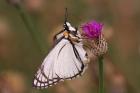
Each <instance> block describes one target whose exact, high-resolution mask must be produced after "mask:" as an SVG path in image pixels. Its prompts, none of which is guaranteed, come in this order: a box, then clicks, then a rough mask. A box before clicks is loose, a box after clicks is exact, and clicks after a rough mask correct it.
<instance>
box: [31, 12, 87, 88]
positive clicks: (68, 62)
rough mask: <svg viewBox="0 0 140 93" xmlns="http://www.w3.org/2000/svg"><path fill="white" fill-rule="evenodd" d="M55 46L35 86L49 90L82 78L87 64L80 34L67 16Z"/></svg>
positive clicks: (44, 62) (43, 64) (38, 72)
mask: <svg viewBox="0 0 140 93" xmlns="http://www.w3.org/2000/svg"><path fill="white" fill-rule="evenodd" d="M54 42H55V46H54V48H53V49H52V50H51V51H50V52H49V54H48V55H47V56H46V57H45V59H44V61H43V63H42V65H41V67H40V68H39V69H38V71H37V73H36V74H35V78H34V81H33V86H34V87H36V88H40V89H42V88H48V87H49V86H52V85H54V84H56V83H57V82H59V81H63V80H65V79H73V78H75V77H78V76H81V75H82V73H83V72H84V70H85V68H86V67H87V64H84V62H85V61H87V60H88V58H87V53H86V51H85V50H84V49H83V43H82V39H81V35H80V32H79V31H78V30H77V29H76V28H74V27H72V26H71V24H70V23H69V22H68V21H67V12H66V14H65V22H64V28H63V30H62V31H60V32H59V33H57V34H56V35H55V37H54Z"/></svg>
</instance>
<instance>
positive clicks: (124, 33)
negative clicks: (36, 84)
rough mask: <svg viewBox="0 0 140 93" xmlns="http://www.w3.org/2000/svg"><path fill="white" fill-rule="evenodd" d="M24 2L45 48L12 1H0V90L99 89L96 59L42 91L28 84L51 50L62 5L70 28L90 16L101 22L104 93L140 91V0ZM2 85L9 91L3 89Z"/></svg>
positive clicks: (73, 92) (56, 92)
mask: <svg viewBox="0 0 140 93" xmlns="http://www.w3.org/2000/svg"><path fill="white" fill-rule="evenodd" d="M11 1H12V0H11ZM13 1H14V0H13ZM15 1H16V0H15ZM17 1H18V0H17ZM22 1H23V2H22V5H23V7H24V9H25V11H26V12H27V14H28V15H29V16H31V20H32V22H33V25H34V26H35V28H34V29H35V30H36V31H38V32H39V34H41V36H42V38H43V40H44V41H43V43H44V44H45V45H46V51H45V53H43V54H42V53H41V52H40V49H39V48H38V46H37V42H36V40H34V39H33V38H32V35H31V34H30V32H29V31H28V29H27V27H26V25H25V24H24V22H23V20H22V18H21V16H20V13H19V11H18V10H17V9H16V8H15V7H14V5H11V4H9V3H7V0H0V93H97V88H98V73H97V72H98V70H97V62H96V60H95V59H94V58H92V61H91V62H90V64H89V68H88V70H87V71H86V73H85V74H84V75H83V77H81V78H79V79H75V80H72V81H66V82H65V83H63V82H62V83H60V84H57V85H56V86H53V87H50V88H48V89H44V90H37V89H34V88H32V79H33V77H34V74H35V73H36V71H37V69H38V67H39V66H40V65H41V62H42V60H43V58H44V57H45V56H46V55H47V52H48V51H50V49H51V46H52V43H53V42H52V39H53V35H54V34H55V33H56V32H58V31H60V29H62V27H63V22H64V13H65V8H66V7H67V8H68V13H69V16H68V17H69V18H68V20H69V21H70V22H71V23H72V25H73V26H80V24H82V23H84V22H87V21H90V20H97V21H101V22H103V23H104V29H103V33H104V36H105V38H106V39H107V42H108V44H109V52H108V54H107V55H106V56H105V60H104V61H105V62H104V64H105V70H104V71H105V88H106V93H140V67H139V66H140V26H139V24H140V17H139V16H140V1H139V0H22ZM5 89H6V90H7V91H9V92H4V91H5Z"/></svg>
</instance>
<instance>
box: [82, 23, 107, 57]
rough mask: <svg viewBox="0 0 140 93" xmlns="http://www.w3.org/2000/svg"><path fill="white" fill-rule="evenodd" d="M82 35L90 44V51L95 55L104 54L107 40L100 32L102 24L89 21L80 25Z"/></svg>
mask: <svg viewBox="0 0 140 93" xmlns="http://www.w3.org/2000/svg"><path fill="white" fill-rule="evenodd" d="M81 28H82V31H83V34H82V36H83V37H84V38H86V42H87V43H89V44H88V45H90V46H89V47H90V50H91V52H92V53H93V54H94V55H96V56H102V55H104V54H105V53H106V52H107V50H108V47H107V42H106V40H105V38H104V37H103V34H102V28H103V24H102V23H99V22H96V21H91V22H88V23H85V24H83V25H82V27H81Z"/></svg>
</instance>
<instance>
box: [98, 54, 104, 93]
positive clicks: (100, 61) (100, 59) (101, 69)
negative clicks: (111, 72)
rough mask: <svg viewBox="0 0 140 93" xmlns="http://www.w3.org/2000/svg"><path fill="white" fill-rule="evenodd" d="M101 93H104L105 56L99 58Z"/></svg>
mask: <svg viewBox="0 0 140 93" xmlns="http://www.w3.org/2000/svg"><path fill="white" fill-rule="evenodd" d="M99 93H104V73H103V56H100V57H99Z"/></svg>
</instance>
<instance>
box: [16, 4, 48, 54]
mask: <svg viewBox="0 0 140 93" xmlns="http://www.w3.org/2000/svg"><path fill="white" fill-rule="evenodd" d="M15 7H16V9H17V10H18V12H19V14H20V17H21V19H22V21H23V22H24V24H25V26H26V28H27V30H28V32H29V33H30V35H31V36H32V38H33V40H35V41H36V43H37V47H38V48H39V49H40V51H41V53H45V52H46V44H45V41H44V40H45V39H43V38H42V35H41V33H40V32H39V31H38V30H37V29H36V27H35V26H34V24H33V22H32V20H31V18H30V16H29V15H28V13H27V12H26V11H25V9H24V7H23V6H22V5H21V4H17V5H16V6H15Z"/></svg>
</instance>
